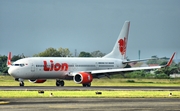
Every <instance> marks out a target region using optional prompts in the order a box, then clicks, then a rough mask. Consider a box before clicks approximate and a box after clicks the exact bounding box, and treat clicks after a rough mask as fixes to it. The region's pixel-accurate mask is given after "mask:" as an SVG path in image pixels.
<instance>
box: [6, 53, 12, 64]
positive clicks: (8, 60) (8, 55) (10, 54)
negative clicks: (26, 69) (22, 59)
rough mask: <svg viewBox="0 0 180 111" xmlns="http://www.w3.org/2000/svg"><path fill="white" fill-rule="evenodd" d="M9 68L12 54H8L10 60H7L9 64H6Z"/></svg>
mask: <svg viewBox="0 0 180 111" xmlns="http://www.w3.org/2000/svg"><path fill="white" fill-rule="evenodd" d="M6 65H7V67H10V66H11V52H9V53H8V58H7V63H6Z"/></svg>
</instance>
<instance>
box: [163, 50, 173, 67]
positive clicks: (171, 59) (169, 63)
mask: <svg viewBox="0 0 180 111" xmlns="http://www.w3.org/2000/svg"><path fill="white" fill-rule="evenodd" d="M175 54H176V53H175V52H174V53H173V55H172V56H171V58H170V59H169V61H168V63H167V64H166V65H165V67H169V66H170V65H171V64H172V62H173V58H174V56H175Z"/></svg>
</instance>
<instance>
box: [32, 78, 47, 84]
mask: <svg viewBox="0 0 180 111" xmlns="http://www.w3.org/2000/svg"><path fill="white" fill-rule="evenodd" d="M29 81H30V82H33V83H44V82H46V80H45V79H34V80H33V79H30V80H29Z"/></svg>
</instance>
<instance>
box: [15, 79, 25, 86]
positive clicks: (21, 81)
mask: <svg viewBox="0 0 180 111" xmlns="http://www.w3.org/2000/svg"><path fill="white" fill-rule="evenodd" d="M15 81H19V86H24V81H23V79H21V78H15Z"/></svg>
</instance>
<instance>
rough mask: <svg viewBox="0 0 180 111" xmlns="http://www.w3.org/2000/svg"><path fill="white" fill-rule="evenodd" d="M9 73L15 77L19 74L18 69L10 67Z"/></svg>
mask: <svg viewBox="0 0 180 111" xmlns="http://www.w3.org/2000/svg"><path fill="white" fill-rule="evenodd" d="M8 73H9V74H10V75H11V76H13V77H15V76H17V71H16V70H15V69H14V68H11V67H10V68H9V70H8Z"/></svg>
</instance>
